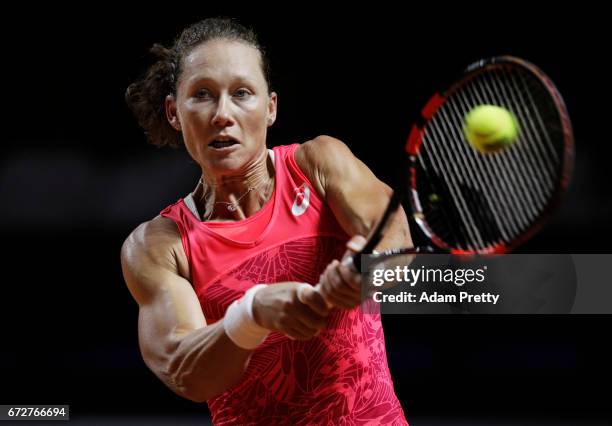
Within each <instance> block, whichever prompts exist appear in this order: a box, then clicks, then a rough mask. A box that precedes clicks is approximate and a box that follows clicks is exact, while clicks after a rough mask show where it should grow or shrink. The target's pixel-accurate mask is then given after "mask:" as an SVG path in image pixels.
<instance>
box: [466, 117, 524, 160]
mask: <svg viewBox="0 0 612 426" xmlns="http://www.w3.org/2000/svg"><path fill="white" fill-rule="evenodd" d="M463 133H464V135H465V138H466V139H467V140H468V142H469V143H470V144H471V145H472V146H473V147H474V148H475V149H476V150H477V151H479V152H482V153H485V154H489V153H493V152H498V151H501V150H502V149H505V148H507V147H509V146H510V145H512V144H513V143H514V141H516V139H517V138H518V135H519V125H518V122H517V121H516V117H514V115H513V114H512V113H511V112H510V111H508V110H507V109H505V108H502V107H500V106H496V105H479V106H477V107H475V108H474V109H472V110H471V111H470V112H468V113H467V115H466V116H465V119H464V124H463Z"/></svg>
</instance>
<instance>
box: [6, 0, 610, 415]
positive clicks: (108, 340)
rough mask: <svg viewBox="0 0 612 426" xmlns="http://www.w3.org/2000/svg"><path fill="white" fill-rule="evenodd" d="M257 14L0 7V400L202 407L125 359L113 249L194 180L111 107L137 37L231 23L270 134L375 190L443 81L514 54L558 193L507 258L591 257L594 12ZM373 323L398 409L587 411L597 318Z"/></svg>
mask: <svg viewBox="0 0 612 426" xmlns="http://www.w3.org/2000/svg"><path fill="white" fill-rule="evenodd" d="M266 7H269V5H263V4H262V5H261V8H260V9H259V10H258V11H256V12H258V13H254V12H253V11H245V10H240V11H237V10H212V9H210V8H209V7H208V6H206V7H204V6H202V8H201V9H198V8H197V7H196V6H194V7H193V8H192V9H191V10H188V11H185V10H183V11H177V10H174V7H165V8H161V7H160V8H159V9H158V10H157V9H154V8H152V7H149V8H147V9H146V11H144V12H143V11H139V10H136V9H134V10H126V9H123V8H119V7H115V8H110V7H109V6H106V5H104V6H101V5H87V6H80V7H77V6H74V7H71V8H57V7H53V8H50V9H46V10H45V9H40V8H35V7H31V9H30V10H23V11H21V12H13V13H11V14H6V15H5V16H4V23H3V26H2V29H1V35H2V40H3V42H4V43H3V46H2V52H1V53H0V55H2V57H3V59H2V62H3V65H4V66H3V67H2V68H3V70H2V74H3V83H4V84H3V94H2V95H3V96H2V103H3V106H4V108H3V111H4V112H3V118H4V120H3V123H4V126H3V137H2V139H3V153H2V156H1V160H0V200H1V202H2V208H1V209H0V231H1V235H2V242H3V245H4V250H3V251H2V265H3V270H4V274H3V275H4V276H3V279H2V280H1V282H2V287H3V291H2V295H1V296H0V308H1V310H0V312H1V317H0V319H1V321H0V324H1V326H0V327H1V331H2V341H1V342H2V343H0V345H1V349H0V377H1V379H0V403H2V404H12V403H20V404H49V403H54V404H71V408H72V413H73V415H74V416H79V415H83V416H86V415H112V416H114V415H131V416H135V418H137V417H138V416H145V415H147V416H150V415H152V414H160V415H162V414H169V415H183V414H189V413H201V412H202V411H203V410H205V408H204V407H203V406H201V405H198V404H194V403H191V402H189V401H187V400H183V399H181V398H179V397H178V396H176V395H174V394H173V393H172V392H171V391H169V390H167V389H166V388H165V387H164V386H163V385H162V384H161V382H159V381H158V380H157V379H156V378H155V377H154V376H153V374H152V373H150V372H149V371H148V370H147V369H146V367H145V366H144V363H143V362H142V359H141V357H140V354H139V352H138V347H137V329H136V319H137V306H136V304H135V302H134V301H133V300H132V299H131V296H130V294H129V292H128V290H127V288H126V286H125V284H124V283H123V279H122V276H121V271H120V265H119V250H120V246H121V244H122V242H123V240H124V239H125V237H126V236H127V235H128V234H129V232H130V231H131V230H132V229H133V228H134V227H135V226H137V225H138V224H139V223H141V222H143V221H146V220H148V219H150V218H152V217H153V216H155V215H156V214H157V213H158V212H159V211H160V210H161V209H162V208H163V207H165V206H167V205H168V204H170V203H173V202H174V201H176V200H177V199H178V198H179V197H181V196H183V195H185V194H186V193H187V192H189V191H190V190H191V189H192V188H193V186H194V185H195V182H196V180H197V177H198V168H197V167H196V166H195V164H194V163H193V162H192V161H191V160H190V159H189V158H188V157H187V155H186V154H185V153H184V152H183V151H180V150H178V151H177V150H169V149H164V150H159V149H157V148H154V147H151V146H148V145H147V144H146V143H145V140H144V136H143V134H142V132H141V131H140V129H139V128H138V127H137V126H136V124H135V121H134V120H133V119H132V117H131V115H130V113H129V111H128V110H127V108H126V107H125V104H124V102H123V94H124V91H125V88H126V87H127V85H128V84H129V83H130V82H131V81H133V80H134V79H135V78H136V77H137V76H138V75H139V74H140V73H141V72H142V71H143V69H144V67H145V66H146V65H147V64H148V61H147V55H146V52H147V49H148V47H150V46H151V45H152V44H153V43H155V42H162V43H164V44H169V43H170V42H171V40H172V39H173V37H174V36H175V35H176V34H177V32H179V31H180V30H181V29H182V28H183V27H184V26H185V25H187V24H189V23H191V22H193V21H196V20H198V19H200V18H203V17H206V16H210V15H212V16H214V15H216V14H224V15H230V16H235V17H238V18H240V20H241V22H243V23H245V24H247V25H252V26H254V27H255V28H256V30H257V31H258V32H259V34H260V38H261V41H262V43H263V44H264V45H265V46H266V47H267V48H268V51H269V54H270V57H271V62H272V69H273V83H274V86H275V87H274V88H275V89H276V91H277V92H278V94H279V116H278V120H277V123H276V124H275V126H274V128H273V129H272V131H271V132H270V134H269V143H270V145H271V146H273V145H278V144H288V143H292V142H301V141H305V140H307V139H309V138H312V137H314V136H317V135H319V134H329V135H332V136H335V137H337V138H340V139H342V140H344V141H345V142H346V143H347V144H348V145H349V146H350V148H351V149H352V150H353V151H354V152H355V153H356V155H357V156H358V157H359V158H361V159H362V160H363V161H364V162H365V163H366V164H368V165H369V166H370V168H371V169H372V170H374V172H375V173H376V174H377V175H378V176H379V177H381V178H382V179H383V180H386V181H391V180H392V179H393V176H392V169H393V167H392V166H393V164H395V162H396V160H395V158H397V156H395V155H393V154H390V153H394V152H399V150H401V147H402V145H403V142H404V140H405V138H406V135H407V133H408V131H409V129H410V126H411V123H412V121H413V120H414V118H415V117H416V116H417V113H418V112H419V110H420V108H421V106H422V104H423V103H424V102H425V101H426V100H427V98H428V97H429V96H430V95H431V94H432V93H433V92H434V91H435V90H436V89H438V88H440V87H441V86H442V85H443V84H444V82H446V81H448V79H450V78H453V77H454V76H456V75H457V74H458V73H460V71H461V70H462V69H463V68H464V67H465V66H467V65H468V64H469V63H471V62H473V61H475V60H477V59H479V58H481V57H486V56H492V55H498V54H512V55H515V56H520V57H524V58H525V59H528V60H530V61H532V62H534V63H536V64H537V65H539V66H540V67H541V68H542V69H543V70H544V71H545V72H546V73H547V74H548V75H549V76H550V77H551V78H552V80H553V81H555V82H556V84H557V86H558V88H559V90H560V91H561V93H562V94H563V95H564V98H565V101H566V103H567V106H568V109H569V112H570V115H571V117H572V119H573V124H574V132H575V137H576V167H575V172H574V176H573V181H572V184H571V187H570V190H569V193H568V195H567V197H566V201H565V204H564V205H563V207H562V208H561V209H560V211H559V212H558V213H557V214H556V215H555V216H554V217H553V219H552V221H551V222H550V223H549V225H548V226H547V227H546V228H545V229H544V230H543V232H541V233H540V234H538V235H537V236H536V237H535V238H534V239H533V240H531V241H530V242H529V243H528V244H527V245H526V246H524V247H523V248H522V250H524V251H539V252H544V253H556V252H560V253H597V252H600V253H604V252H609V248H608V240H609V238H610V236H612V225H611V224H610V221H609V218H610V217H611V216H612V196H611V191H610V186H609V181H610V178H611V177H612V173H611V171H610V164H609V160H608V158H609V154H610V153H611V152H610V151H611V149H610V146H609V145H610V140H609V139H610V137H609V131H608V130H607V129H608V127H609V124H608V123H609V117H608V114H609V108H608V103H607V99H608V98H609V95H610V93H609V91H610V89H609V83H608V75H607V74H608V71H607V69H606V68H605V67H604V66H603V62H604V58H605V57H606V56H607V55H608V53H609V40H608V39H609V37H608V35H609V34H608V33H609V30H608V26H609V24H608V23H607V22H605V17H606V13H605V12H603V11H597V10H593V9H591V10H590V11H589V12H586V11H581V10H579V9H576V8H572V9H570V8H569V7H568V9H566V10H563V9H562V10H556V11H555V12H554V14H553V13H541V14H540V13H534V12H533V11H532V10H531V9H529V8H528V7H527V6H525V5H521V6H518V5H517V6H516V7H511V3H499V4H497V5H496V6H495V7H496V8H497V9H495V10H494V9H493V6H489V7H490V8H491V9H482V8H481V9H479V10H478V11H477V10H471V9H460V8H457V9H444V10H442V9H443V8H442V6H440V7H439V8H437V9H436V8H435V7H434V8H432V9H433V10H417V9H416V8H415V7H414V6H406V7H407V9H403V10H402V11H400V10H399V9H397V10H395V9H389V8H386V7H385V8H383V7H379V8H377V9H372V10H370V9H362V10H355V9H351V10H347V11H345V13H342V14H338V13H336V14H333V15H332V14H331V12H330V11H329V10H328V9H326V8H320V9H317V8H315V7H314V6H306V5H304V4H302V5H301V4H297V5H295V6H291V7H287V8H286V9H278V8H276V9H275V10H274V11H273V12H271V11H269V10H266V9H265V8H266ZM604 74H605V75H604ZM414 232H415V238H417V239H418V238H419V235H418V231H417V230H416V229H414ZM602 282H609V277H602ZM384 321H385V327H386V336H387V347H388V356H389V362H390V368H391V370H392V373H393V377H394V380H395V383H396V391H397V394H398V396H399V397H400V399H401V401H402V403H403V406H404V409H405V411H406V413H407V416H408V419H409V420H410V419H411V418H418V417H424V416H425V417H426V416H436V417H448V418H449V419H453V418H455V417H462V416H473V417H484V418H487V417H491V418H496V419H509V418H520V419H522V418H525V419H527V418H528V419H534V420H535V421H537V420H538V419H570V420H571V419H573V420H572V421H574V420H575V421H576V423H577V424H580V423H582V422H583V421H584V419H587V418H589V419H590V418H592V419H601V418H604V417H606V416H607V415H608V414H609V408H606V407H605V406H604V403H607V402H608V399H609V383H610V379H611V378H612V367H611V366H610V359H612V351H611V350H610V349H609V347H608V342H609V340H610V339H609V329H610V325H611V324H612V321H611V319H610V316H598V315H589V316H576V315H573V316H569V315H568V316H563V315H557V316H553V315H549V316H387V317H385V318H384ZM606 336H608V337H606ZM600 388H603V389H604V390H600ZM606 388H607V390H605V389H606Z"/></svg>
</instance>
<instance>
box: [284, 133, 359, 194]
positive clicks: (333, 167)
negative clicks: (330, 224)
mask: <svg viewBox="0 0 612 426" xmlns="http://www.w3.org/2000/svg"><path fill="white" fill-rule="evenodd" d="M295 161H296V162H297V164H298V166H299V167H300V168H301V169H302V171H304V173H305V174H306V176H307V177H308V178H309V179H310V181H311V182H312V183H313V185H315V186H316V187H317V188H316V189H317V191H318V192H319V193H320V194H321V195H323V196H324V195H325V188H326V180H327V179H328V178H329V177H330V176H333V175H336V174H341V173H342V170H343V169H346V168H350V167H351V164H352V163H353V162H355V161H357V159H356V158H355V156H354V155H353V153H352V152H351V150H350V149H349V148H348V147H347V146H346V144H345V143H344V142H342V141H341V140H339V139H336V138H334V137H331V136H327V135H321V136H317V137H316V138H314V139H311V140H309V141H307V142H304V143H303V144H301V145H300V146H299V148H298V149H297V150H296V152H295Z"/></svg>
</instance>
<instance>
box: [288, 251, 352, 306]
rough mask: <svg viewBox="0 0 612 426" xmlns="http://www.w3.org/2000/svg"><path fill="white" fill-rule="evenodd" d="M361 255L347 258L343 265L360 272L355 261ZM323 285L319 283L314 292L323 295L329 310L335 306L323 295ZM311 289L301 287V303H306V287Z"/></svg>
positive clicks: (299, 292)
mask: <svg viewBox="0 0 612 426" xmlns="http://www.w3.org/2000/svg"><path fill="white" fill-rule="evenodd" d="M360 256H361V254H360V253H357V254H354V255H353V256H347V257H345V258H344V259H343V260H342V265H344V266H346V267H348V268H352V269H353V270H355V271H358V269H357V268H356V267H355V266H356V265H355V259H360ZM359 263H361V262H359ZM321 284H322V283H320V282H319V283H318V284H317V285H315V287H314V290H315V291H316V292H317V293H319V294H320V295H321V297H322V298H323V300H324V301H325V305H327V308H328V309H331V308H333V304H332V303H331V302H330V301H329V300H328V299H327V298H326V297H325V296H324V295H323V293H322V291H321ZM304 286H306V287H309V288H310V286H309V285H308V284H304V285H302V286H300V287H299V288H298V299H299V300H300V302H302V303H304V295H303V292H304V291H305V287H304Z"/></svg>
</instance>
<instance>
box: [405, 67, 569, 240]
mask: <svg viewBox="0 0 612 426" xmlns="http://www.w3.org/2000/svg"><path fill="white" fill-rule="evenodd" d="M481 104H490V105H498V106H502V107H504V108H506V109H507V110H509V111H511V112H512V113H513V114H514V116H515V117H516V120H517V122H518V124H519V128H520V132H519V137H518V139H517V141H516V142H515V143H514V144H513V145H512V146H510V147H508V148H506V149H504V150H503V151H501V152H498V153H495V154H482V153H479V152H478V151H476V150H475V149H473V148H472V147H471V146H470V145H469V144H468V142H467V141H466V140H465V137H464V135H463V119H464V117H465V115H466V114H467V113H468V112H469V111H470V110H471V109H473V108H474V107H476V106H478V105H481ZM560 129H561V126H560V124H559V114H558V112H557V108H556V105H555V103H554V101H553V100H552V99H551V97H550V95H549V93H548V90H547V89H546V88H545V87H544V86H543V85H542V83H541V82H540V81H539V79H538V78H536V77H534V76H532V75H531V74H530V73H527V72H525V71H524V70H522V69H521V68H518V69H517V68H510V67H499V68H496V69H493V70H489V71H487V72H482V73H480V74H478V75H476V76H475V77H473V78H471V79H470V80H469V81H468V82H467V83H465V84H464V85H463V86H462V87H460V88H459V89H458V90H456V91H454V92H453V93H452V94H450V95H449V96H448V97H447V100H446V102H445V104H443V105H442V106H441V107H440V108H439V109H438V111H437V112H436V114H435V115H434V117H432V119H431V120H430V121H429V122H428V124H427V126H426V128H425V131H424V135H423V143H422V145H421V148H420V151H419V155H418V168H417V182H418V185H419V191H418V192H419V197H420V198H421V200H420V204H421V206H422V209H423V214H424V216H425V217H426V218H427V225H428V226H429V227H430V228H431V231H432V232H433V233H434V234H435V235H436V236H438V237H439V238H441V239H442V240H443V241H444V242H445V243H446V244H447V245H450V246H451V247H453V248H456V249H461V250H469V251H474V250H483V249H486V248H488V247H491V246H495V245H498V244H507V243H510V242H512V241H513V240H514V239H516V238H518V237H519V236H520V235H522V234H523V233H525V231H526V230H528V229H529V228H530V227H531V226H532V225H533V224H534V223H535V222H536V221H537V220H538V219H539V218H540V217H541V215H542V214H543V212H544V211H545V209H546V208H547V207H548V205H549V204H550V201H551V199H552V198H553V196H554V193H555V190H556V188H557V183H558V181H559V176H560V171H561V164H560V159H561V158H562V150H563V142H564V141H563V135H562V134H561V133H560V132H561V130H560Z"/></svg>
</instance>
